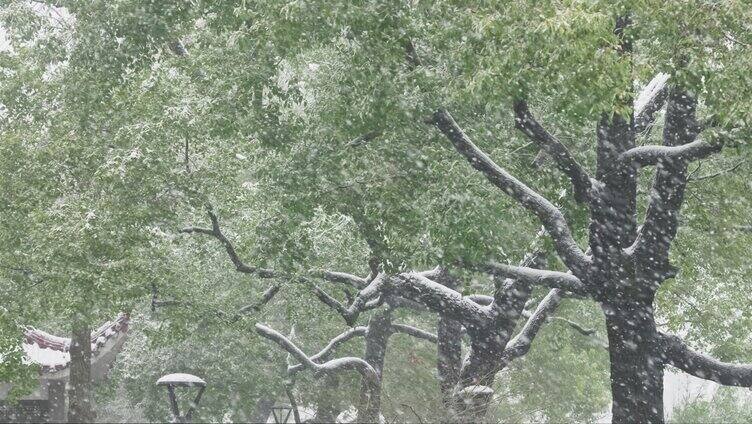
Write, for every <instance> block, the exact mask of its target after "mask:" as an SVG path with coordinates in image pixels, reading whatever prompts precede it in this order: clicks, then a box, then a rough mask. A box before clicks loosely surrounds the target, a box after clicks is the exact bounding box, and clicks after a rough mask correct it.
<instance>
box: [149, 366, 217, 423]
mask: <svg viewBox="0 0 752 424" xmlns="http://www.w3.org/2000/svg"><path fill="white" fill-rule="evenodd" d="M157 386H167V394H168V395H169V396H170V409H171V410H172V416H173V422H176V423H190V422H191V415H193V410H194V409H195V408H196V406H197V405H198V401H199V400H201V395H202V394H204V389H206V382H205V381H204V380H202V379H201V378H199V377H196V376H195V375H191V374H183V373H177V374H167V375H165V376H163V377H162V378H160V379H159V380H157ZM175 387H198V394H196V399H195V400H194V401H193V402H191V404H190V406H189V407H188V412H186V414H185V415H180V411H179V410H178V400H177V398H176V397H175Z"/></svg>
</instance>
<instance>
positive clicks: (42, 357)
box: [22, 313, 128, 373]
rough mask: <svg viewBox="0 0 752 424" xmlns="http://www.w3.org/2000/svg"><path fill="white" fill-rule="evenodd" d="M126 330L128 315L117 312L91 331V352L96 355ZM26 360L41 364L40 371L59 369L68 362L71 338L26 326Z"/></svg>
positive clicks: (24, 345) (24, 347)
mask: <svg viewBox="0 0 752 424" xmlns="http://www.w3.org/2000/svg"><path fill="white" fill-rule="evenodd" d="M127 331H128V315H127V314H124V313H120V314H118V316H117V318H116V319H115V320H114V321H108V322H105V323H104V324H102V325H101V326H100V327H99V328H98V329H96V330H94V331H92V333H91V353H92V355H93V356H96V355H97V354H98V353H99V352H100V350H102V349H101V348H102V347H103V346H105V344H107V342H109V341H110V340H113V339H114V338H116V336H120V335H122V334H124V333H125V332H127ZM24 336H25V341H24V343H23V346H22V347H23V350H24V352H25V353H26V360H27V361H29V362H31V363H34V364H38V365H41V366H42V372H47V373H51V372H56V371H60V370H62V369H64V368H66V367H67V366H68V364H70V353H69V352H70V344H71V339H70V338H66V337H59V336H55V335H52V334H49V333H47V332H45V331H42V330H38V329H36V328H28V329H27V330H26V332H25V334H24Z"/></svg>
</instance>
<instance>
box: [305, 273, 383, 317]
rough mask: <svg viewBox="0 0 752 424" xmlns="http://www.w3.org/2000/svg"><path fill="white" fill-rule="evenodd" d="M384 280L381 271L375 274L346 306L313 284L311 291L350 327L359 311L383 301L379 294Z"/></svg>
mask: <svg viewBox="0 0 752 424" xmlns="http://www.w3.org/2000/svg"><path fill="white" fill-rule="evenodd" d="M385 281H386V276H385V275H384V274H383V273H382V274H379V275H378V276H376V278H374V279H373V281H371V282H370V283H369V284H368V285H367V286H366V287H364V288H363V289H362V290H360V292H358V294H357V295H356V296H355V298H354V299H353V301H352V303H351V304H350V305H348V306H345V305H343V304H342V303H341V302H340V301H338V300H337V299H335V298H333V297H332V296H331V295H329V294H328V293H326V292H325V291H324V290H322V289H321V288H320V287H318V286H316V285H315V284H314V285H313V292H314V294H315V295H316V297H318V299H319V300H320V301H321V302H323V303H324V304H325V305H327V306H329V307H330V308H332V309H334V310H336V311H337V312H338V313H339V314H340V315H342V318H344V320H345V322H346V323H347V325H349V326H351V327H352V326H354V325H355V322H356V321H357V320H358V316H360V313H361V312H363V311H366V310H369V309H373V308H375V307H378V306H379V305H381V303H382V301H383V297H382V296H381V294H382V288H383V287H384V283H385Z"/></svg>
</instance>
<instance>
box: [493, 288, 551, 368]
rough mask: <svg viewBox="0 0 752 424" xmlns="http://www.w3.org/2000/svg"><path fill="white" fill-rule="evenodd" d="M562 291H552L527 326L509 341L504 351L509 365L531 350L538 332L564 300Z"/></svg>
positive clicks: (504, 360) (531, 316)
mask: <svg viewBox="0 0 752 424" xmlns="http://www.w3.org/2000/svg"><path fill="white" fill-rule="evenodd" d="M562 295H563V293H562V290H560V289H552V290H551V291H549V292H548V294H547V295H546V297H544V298H543V300H541V302H540V303H539V304H538V307H537V308H536V309H535V311H534V312H533V313H532V314H531V315H530V318H528V320H527V322H526V323H525V325H524V326H523V327H522V330H520V332H519V333H517V335H516V336H514V338H513V339H512V340H510V341H509V343H508V344H507V347H506V348H505V349H504V354H503V358H502V361H503V362H504V363H508V362H510V361H512V360H513V359H515V358H518V357H520V356H522V355H524V354H526V353H527V352H528V351H529V350H530V345H531V344H532V343H533V339H535V336H537V335H538V331H539V330H540V329H541V327H543V324H545V322H546V321H547V320H548V317H549V316H550V315H551V314H552V313H553V312H554V311H555V310H556V308H558V307H559V304H560V303H561V299H562V297H563V296H562Z"/></svg>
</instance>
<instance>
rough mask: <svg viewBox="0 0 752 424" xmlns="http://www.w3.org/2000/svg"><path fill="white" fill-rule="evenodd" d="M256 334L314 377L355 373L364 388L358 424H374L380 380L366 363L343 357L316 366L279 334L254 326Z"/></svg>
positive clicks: (377, 413) (261, 325)
mask: <svg viewBox="0 0 752 424" xmlns="http://www.w3.org/2000/svg"><path fill="white" fill-rule="evenodd" d="M256 332H257V333H259V334H260V335H261V336H262V337H264V338H266V339H269V340H271V341H273V342H274V343H276V344H277V345H279V346H280V347H281V348H283V349H284V350H286V351H287V352H288V353H289V354H290V355H291V356H293V357H294V358H295V359H297V360H298V361H299V362H300V363H301V365H303V366H304V367H305V368H307V369H310V370H312V371H313V372H314V374H315V375H318V376H321V375H334V374H338V373H341V372H344V371H353V370H354V371H357V372H358V373H359V374H360V375H361V378H362V381H363V384H364V385H365V386H366V388H367V390H366V391H365V392H366V393H365V395H366V396H365V398H364V399H362V404H361V405H359V407H358V417H357V421H358V422H376V421H377V420H378V415H379V402H378V391H379V386H380V382H379V380H380V378H379V375H378V373H377V372H376V370H375V369H374V368H373V367H372V366H371V365H370V364H369V363H368V362H366V361H364V360H363V359H360V358H355V357H344V358H337V359H332V360H329V361H326V362H324V363H322V364H317V363H316V362H314V361H313V360H312V358H310V357H309V356H308V355H306V354H305V353H304V352H303V351H302V350H301V349H300V348H299V347H297V346H296V345H295V344H294V343H293V342H292V341H290V340H289V339H288V338H287V337H285V336H283V335H282V334H281V333H279V332H277V331H275V330H273V329H271V328H269V327H267V326H265V325H263V324H256Z"/></svg>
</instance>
